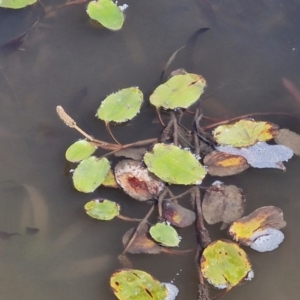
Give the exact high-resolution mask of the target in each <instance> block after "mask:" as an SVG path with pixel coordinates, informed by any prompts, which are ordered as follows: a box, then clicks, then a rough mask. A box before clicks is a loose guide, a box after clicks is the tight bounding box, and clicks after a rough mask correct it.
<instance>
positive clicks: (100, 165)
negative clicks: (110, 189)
mask: <svg viewBox="0 0 300 300" xmlns="http://www.w3.org/2000/svg"><path fill="white" fill-rule="evenodd" d="M109 169H110V165H109V161H108V160H107V159H106V158H105V157H103V158H101V159H99V158H97V157H95V156H91V157H89V158H87V159H84V160H82V161H81V162H80V163H79V165H78V166H77V168H76V169H75V171H74V173H73V183H74V187H75V188H76V190H78V191H80V192H84V193H91V192H93V191H94V190H95V189H96V188H97V187H98V186H100V185H101V183H102V182H103V181H104V179H105V177H106V175H107V173H108V171H109Z"/></svg>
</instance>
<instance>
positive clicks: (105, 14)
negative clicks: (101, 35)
mask: <svg viewBox="0 0 300 300" xmlns="http://www.w3.org/2000/svg"><path fill="white" fill-rule="evenodd" d="M86 12H87V14H88V15H89V17H90V18H91V19H92V20H95V21H97V22H99V23H100V24H102V25H103V26H104V27H106V28H108V29H111V30H119V29H121V28H122V26H123V23H124V19H125V18H124V14H123V12H122V10H121V9H120V7H119V6H118V5H117V4H116V3H115V2H113V1H112V0H98V1H91V2H90V3H89V4H88V6H87V10H86Z"/></svg>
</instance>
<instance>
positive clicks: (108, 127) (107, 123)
mask: <svg viewBox="0 0 300 300" xmlns="http://www.w3.org/2000/svg"><path fill="white" fill-rule="evenodd" d="M105 126H106V129H107V131H108V133H109V134H110V136H111V137H112V139H113V140H114V141H115V142H116V143H117V144H118V145H121V143H119V141H118V140H117V139H116V138H115V136H114V135H113V133H112V131H111V129H110V126H109V122H105Z"/></svg>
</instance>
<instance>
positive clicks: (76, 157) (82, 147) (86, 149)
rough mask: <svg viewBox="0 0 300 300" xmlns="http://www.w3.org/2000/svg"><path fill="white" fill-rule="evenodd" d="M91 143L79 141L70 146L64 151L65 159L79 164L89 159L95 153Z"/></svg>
mask: <svg viewBox="0 0 300 300" xmlns="http://www.w3.org/2000/svg"><path fill="white" fill-rule="evenodd" d="M96 149H97V147H95V146H94V145H93V144H92V143H90V142H88V141H86V140H80V141H77V142H75V143H74V144H72V145H71V146H70V147H69V148H68V149H67V151H66V159H67V160H68V161H70V162H79V161H81V160H83V159H86V158H88V157H90V156H91V155H92V154H93V153H94V152H95V151H96Z"/></svg>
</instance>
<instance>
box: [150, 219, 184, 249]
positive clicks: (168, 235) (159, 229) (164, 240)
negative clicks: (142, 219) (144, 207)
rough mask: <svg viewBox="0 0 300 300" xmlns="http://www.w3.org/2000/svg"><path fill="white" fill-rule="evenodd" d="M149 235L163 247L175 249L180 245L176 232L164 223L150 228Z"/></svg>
mask: <svg viewBox="0 0 300 300" xmlns="http://www.w3.org/2000/svg"><path fill="white" fill-rule="evenodd" d="M149 233H150V235H151V237H152V238H153V239H154V240H155V241H156V242H158V243H160V244H161V245H163V246H167V247H176V246H178V245H179V243H180V237H179V236H178V234H177V231H176V230H175V229H174V228H173V227H172V226H170V225H167V224H164V223H157V224H156V225H154V226H151V228H150V230H149Z"/></svg>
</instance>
